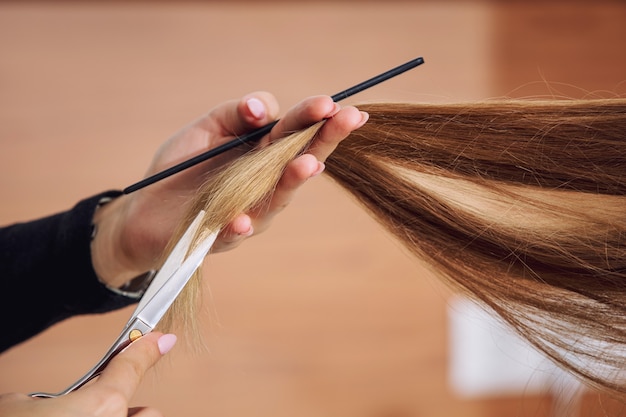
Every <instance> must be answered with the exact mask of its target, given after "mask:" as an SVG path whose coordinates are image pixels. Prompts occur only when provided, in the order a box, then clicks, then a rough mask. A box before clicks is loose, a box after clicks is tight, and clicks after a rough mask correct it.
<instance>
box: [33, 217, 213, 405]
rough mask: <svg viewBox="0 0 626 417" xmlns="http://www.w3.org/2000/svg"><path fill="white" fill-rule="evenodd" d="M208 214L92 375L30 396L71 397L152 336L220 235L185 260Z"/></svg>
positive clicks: (153, 284) (189, 231)
mask: <svg viewBox="0 0 626 417" xmlns="http://www.w3.org/2000/svg"><path fill="white" fill-rule="evenodd" d="M204 215H205V212H204V211H200V213H199V214H198V215H197V216H196V218H195V219H194V220H193V222H192V223H191V225H190V226H189V227H188V228H187V230H186V231H185V233H184V235H183V236H182V237H181V238H180V240H179V241H178V242H177V243H176V245H175V246H174V249H172V252H171V253H170V255H169V256H168V257H167V259H166V260H165V263H164V264H163V266H162V267H161V269H160V270H159V272H158V273H157V274H156V275H155V276H154V278H153V280H152V282H151V283H150V286H149V287H148V288H147V289H146V292H145V293H144V295H143V296H142V297H141V301H140V302H139V305H137V308H136V309H135V311H134V312H133V314H132V315H131V316H130V319H129V320H128V323H126V326H124V329H123V330H122V333H120V335H119V337H118V338H117V340H116V341H115V342H114V343H113V345H112V346H111V348H110V349H109V350H108V352H107V353H106V354H105V355H104V356H103V357H102V359H101V360H100V362H98V363H97V364H96V365H95V366H94V367H93V368H91V370H89V372H87V373H86V374H85V375H83V376H82V377H81V378H80V379H79V380H78V381H76V382H74V383H73V384H72V385H70V386H69V387H67V388H66V389H65V390H63V391H61V392H59V393H56V394H52V393H46V392H34V393H31V394H29V395H30V396H31V397H36V398H55V397H60V396H62V395H66V394H69V393H70V392H72V391H75V390H77V389H79V388H80V387H82V386H83V385H85V384H86V383H88V382H89V381H91V380H92V379H94V378H96V377H97V376H98V375H100V374H101V373H102V371H103V370H104V369H105V368H106V366H107V365H108V364H109V362H110V361H111V359H113V358H114V357H115V356H116V355H117V354H118V353H120V352H121V351H122V350H124V348H126V347H127V346H128V345H130V344H131V343H132V342H134V341H135V340H137V339H139V338H140V337H141V336H143V335H145V334H147V333H149V332H151V331H152V330H153V329H154V328H155V327H156V325H157V324H158V323H159V321H160V320H161V318H162V317H163V315H164V314H165V312H166V311H167V310H168V309H169V307H170V305H171V304H172V303H173V302H174V300H175V299H176V297H178V295H179V294H180V292H181V290H182V289H183V287H184V286H185V284H187V281H189V279H190V278H191V276H192V275H193V274H194V272H195V271H196V270H197V269H198V268H199V267H200V265H201V264H202V260H203V259H204V258H205V257H206V255H207V254H208V253H209V251H210V250H211V247H212V246H213V243H215V239H216V238H217V235H218V233H219V232H212V233H210V234H208V235H207V236H206V237H204V238H203V239H202V240H201V241H200V243H198V244H197V246H196V247H195V248H194V249H193V251H192V252H191V253H190V254H189V256H186V255H187V253H188V252H189V249H190V247H191V243H192V242H193V240H194V237H195V235H196V233H197V232H198V229H199V228H200V224H201V223H202V219H203V218H204Z"/></svg>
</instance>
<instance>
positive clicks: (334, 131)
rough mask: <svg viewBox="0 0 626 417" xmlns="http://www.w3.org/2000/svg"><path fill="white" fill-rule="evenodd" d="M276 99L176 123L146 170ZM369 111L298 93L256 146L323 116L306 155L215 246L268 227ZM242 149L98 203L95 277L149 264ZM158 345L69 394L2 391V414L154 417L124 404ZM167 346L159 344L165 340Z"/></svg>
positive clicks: (248, 121) (133, 350) (192, 149)
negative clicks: (203, 189)
mask: <svg viewBox="0 0 626 417" xmlns="http://www.w3.org/2000/svg"><path fill="white" fill-rule="evenodd" d="M278 114H279V107H278V103H277V101H276V99H275V98H274V96H272V95H271V94H269V93H266V92H255V93H251V94H248V95H246V96H244V97H243V98H241V99H240V100H235V101H230V102H226V103H223V104H221V105H219V106H218V107H216V108H214V109H213V110H211V111H210V112H209V113H207V114H206V115H205V116H203V117H202V118H200V119H198V120H196V121H195V122H193V123H191V124H190V125H188V126H187V127H185V128H183V129H182V130H180V131H179V132H178V133H176V134H175V135H174V136H173V137H172V138H170V139H169V140H167V141H166V142H165V143H164V144H163V145H162V146H161V147H160V148H159V150H158V151H157V153H156V155H155V156H154V159H153V161H152V163H151V165H150V167H149V168H148V171H147V173H146V176H150V175H152V174H154V173H157V172H160V171H162V170H163V169H165V168H168V167H169V166H172V165H174V164H176V163H178V162H180V161H183V160H185V159H188V158H190V157H192V156H194V155H197V154H199V153H202V152H204V151H206V150H207V149H210V148H213V147H215V146H218V145H220V144H222V143H224V142H227V141H228V140H230V139H232V138H233V137H234V136H235V135H241V134H244V133H246V132H248V131H251V130H254V129H255V128H258V127H261V126H263V125H265V124H267V123H269V122H271V121H273V120H275V119H276V118H277V117H278ZM367 118H368V115H367V114H366V113H363V112H360V111H359V110H357V109H356V108H354V107H345V108H341V107H340V106H339V105H338V104H336V103H334V102H333V101H332V100H331V98H330V97H328V96H316V97H310V98H308V99H305V100H303V101H302V102H300V103H299V104H297V105H296V106H294V107H293V108H291V109H290V110H289V111H287V113H286V114H285V115H284V117H282V118H281V120H280V121H279V122H278V124H277V125H276V126H275V127H274V128H273V129H272V131H271V132H270V134H269V135H267V136H266V137H265V138H263V139H262V141H261V143H260V144H259V146H263V145H265V144H267V143H269V142H271V141H274V140H277V139H280V138H281V137H284V136H285V134H286V133H289V132H292V131H295V130H300V129H302V128H305V127H308V126H310V125H312V124H314V123H316V122H318V121H320V120H323V119H327V122H326V123H325V125H324V127H323V128H322V129H321V131H320V134H319V136H318V138H317V139H316V140H315V142H314V143H313V144H312V146H311V148H310V152H309V153H307V154H305V155H302V156H300V157H298V158H297V159H295V160H294V161H292V162H291V163H290V164H289V166H288V167H287V169H286V170H285V173H284V175H283V177H282V178H281V180H280V182H279V184H278V187H277V189H276V191H275V193H274V194H273V196H272V198H271V203H270V205H269V209H268V210H267V211H265V210H264V211H263V212H262V213H255V212H252V213H241V214H240V215H239V216H237V217H236V218H235V219H233V221H232V222H231V223H230V224H229V225H228V226H227V227H226V228H224V229H223V230H222V232H221V234H220V236H219V238H218V241H217V242H216V244H215V246H214V251H226V250H230V249H233V248H235V247H237V246H238V245H239V244H240V243H241V242H243V241H244V240H245V239H246V238H248V237H250V236H252V235H253V234H254V235H256V234H258V233H260V232H262V231H263V230H265V229H267V228H268V227H269V225H270V222H271V220H272V219H273V217H274V216H275V215H276V214H278V213H280V211H282V210H283V209H284V208H285V207H286V206H287V205H288V204H289V202H290V201H291V200H292V199H293V197H294V196H295V194H296V192H297V190H298V189H299V188H300V187H301V186H302V185H303V184H304V183H306V181H307V180H308V179H309V178H311V177H314V176H316V175H318V174H320V173H321V172H322V171H323V169H324V164H323V161H324V160H325V159H326V158H327V157H328V156H329V155H330V154H331V153H332V151H333V150H334V149H335V148H336V146H337V145H338V144H339V142H341V140H343V139H344V138H345V137H346V136H348V134H349V133H350V132H352V131H353V130H355V129H358V128H359V127H361V126H362V125H363V124H365V122H366V121H367ZM240 152H241V151H237V150H235V151H234V152H233V151H231V152H229V153H227V154H226V155H221V156H220V157H218V158H214V159H212V160H210V161H207V162H204V163H202V164H200V165H198V166H196V167H193V168H190V169H188V170H186V171H184V172H181V173H179V174H176V175H174V176H172V177H170V178H168V179H165V180H163V181H160V182H158V183H156V184H153V185H150V186H148V187H146V188H144V189H142V190H139V191H137V192H134V193H132V194H130V195H125V196H121V197H119V198H117V199H115V200H113V201H112V202H110V203H108V204H106V205H105V206H103V207H101V208H100V209H99V210H98V211H97V212H96V214H95V216H94V223H95V224H96V225H97V230H98V232H97V234H96V236H95V238H94V240H93V242H92V247H91V255H92V263H93V266H94V270H95V271H96V273H97V275H98V277H99V278H100V280H101V281H102V282H104V283H106V284H108V285H111V286H121V285H122V284H124V283H125V282H127V281H128V280H129V279H131V278H133V277H135V276H137V275H139V274H141V273H143V272H145V271H147V270H149V269H153V268H156V266H157V265H156V262H157V260H158V258H159V256H160V255H161V252H162V251H163V249H164V247H165V245H166V244H167V242H168V240H169V237H170V236H171V234H172V233H173V231H174V229H175V227H176V226H177V224H178V222H179V221H180V220H181V217H182V216H183V215H184V213H185V206H186V204H187V203H188V202H189V201H190V200H191V199H192V197H193V195H194V192H195V190H196V189H197V188H198V186H199V185H200V184H202V183H203V182H204V181H205V180H206V178H207V175H210V173H211V171H212V170H216V169H219V167H220V166H221V165H223V164H224V163H225V162H227V160H229V159H232V158H235V157H236V156H237V155H238V154H239V153H240ZM168 336H169V341H170V343H169V344H168V343H163V340H164V339H161V347H159V344H160V343H159V339H160V338H161V337H162V335H161V334H160V333H156V332H153V333H150V334H148V335H146V336H144V337H142V338H140V339H139V340H137V341H135V342H133V343H132V344H131V345H130V346H129V347H128V348H127V349H126V350H125V351H124V352H122V353H121V354H119V355H118V356H117V357H116V358H114V359H113V360H112V361H111V363H110V364H109V365H108V366H107V368H106V370H105V371H104V373H103V374H102V375H101V376H100V377H99V378H98V379H97V380H96V381H95V382H92V383H91V384H89V385H87V386H85V387H83V388H81V389H79V390H77V391H75V392H72V393H70V394H68V395H66V396H63V397H60V398H54V399H33V398H30V397H28V396H26V395H24V394H16V393H11V394H4V395H0V416H2V417H9V416H10V417H22V416H24V417H25V416H28V417H38V416H42V417H43V416H46V417H74V416H76V417H78V416H81V417H100V416H102V417H105V416H106V417H125V416H136V417H159V416H161V415H162V414H161V413H160V412H159V411H158V410H155V409H152V408H130V406H129V404H130V401H131V399H132V397H133V394H134V393H135V391H136V389H137V387H138V386H139V384H140V382H141V379H142V378H143V376H144V374H145V372H146V371H147V370H148V369H149V368H151V367H152V366H153V365H154V364H155V363H156V362H158V360H159V359H160V358H161V356H162V355H163V354H164V353H166V351H167V350H169V348H171V346H169V345H170V344H171V339H172V337H173V336H171V335H168ZM164 345H165V346H164Z"/></svg>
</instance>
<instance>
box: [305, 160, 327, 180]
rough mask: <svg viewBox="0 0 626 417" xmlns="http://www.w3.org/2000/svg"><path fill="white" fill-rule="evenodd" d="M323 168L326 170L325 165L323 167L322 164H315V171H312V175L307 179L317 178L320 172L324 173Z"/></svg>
mask: <svg viewBox="0 0 626 417" xmlns="http://www.w3.org/2000/svg"><path fill="white" fill-rule="evenodd" d="M325 168H326V165H324V163H323V162H320V161H318V162H317V169H316V170H315V171H313V173H312V174H311V176H310V177H309V178H313V177H317V176H318V175H320V174H321V173H322V172H324V169H325Z"/></svg>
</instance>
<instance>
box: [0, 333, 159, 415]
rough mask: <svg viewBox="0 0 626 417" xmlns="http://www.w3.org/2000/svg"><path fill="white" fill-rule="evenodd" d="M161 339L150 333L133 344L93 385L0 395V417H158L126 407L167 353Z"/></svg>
mask: <svg viewBox="0 0 626 417" xmlns="http://www.w3.org/2000/svg"><path fill="white" fill-rule="evenodd" d="M162 336H163V335H162V334H161V333H157V332H153V333H150V334H148V335H146V336H144V337H142V338H140V339H139V340H137V341H135V342H133V343H132V344H131V345H130V346H129V347H128V348H126V349H125V350H124V351H122V352H121V353H120V354H119V355H117V356H116V357H115V358H114V359H113V360H112V361H111V362H110V363H109V366H107V367H106V369H105V370H104V372H103V373H102V375H100V377H99V378H98V379H97V380H96V381H95V382H93V383H91V384H89V385H86V386H85V387H83V388H81V389H79V390H77V391H74V392H71V393H69V394H67V395H65V396H62V397H58V398H30V397H29V396H27V395H25V394H17V393H12V394H4V395H0V416H6V417H9V416H10V417H37V416H42V417H43V416H46V417H126V416H135V417H161V416H162V414H161V413H160V412H159V411H158V410H156V409H154V408H149V407H134V408H129V406H128V404H129V402H130V401H131V398H132V396H133V395H134V393H135V391H136V390H137V387H138V386H139V383H140V382H141V380H142V378H143V376H144V375H145V373H146V372H147V371H148V369H150V368H151V367H152V366H154V364H156V363H157V362H158V361H159V359H160V358H161V357H162V356H163V354H165V353H167V349H160V348H159V339H160V338H161V337H162ZM170 336H171V335H170ZM167 347H170V348H171V346H167ZM167 347H166V348H167ZM162 352H163V353H162Z"/></svg>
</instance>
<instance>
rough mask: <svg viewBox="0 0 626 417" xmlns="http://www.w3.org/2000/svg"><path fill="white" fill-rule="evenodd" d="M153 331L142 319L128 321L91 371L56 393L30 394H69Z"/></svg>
mask: <svg viewBox="0 0 626 417" xmlns="http://www.w3.org/2000/svg"><path fill="white" fill-rule="evenodd" d="M151 331H152V327H151V326H149V325H147V324H146V323H144V322H143V321H141V320H140V319H138V318H135V319H134V320H132V321H131V322H130V323H128V325H127V326H126V328H125V329H124V330H123V331H122V333H121V334H120V336H119V337H118V338H117V340H116V341H115V343H113V345H112V346H111V347H110V348H109V350H108V352H107V353H106V354H105V355H104V356H103V357H102V359H100V362H98V363H97V364H96V365H95V366H94V367H93V368H91V369H90V370H89V372H87V373H86V374H85V375H83V376H82V377H81V378H80V379H79V380H78V381H76V382H74V383H73V384H72V385H70V386H69V387H67V388H66V389H65V390H63V391H61V392H59V393H56V394H51V393H47V392H33V393H31V394H29V395H30V396H31V397H34V398H54V397H60V396H62V395H66V394H69V393H70V392H72V391H75V390H77V389H79V388H80V387H82V386H83V385H85V384H86V383H88V382H89V381H91V380H92V379H94V378H95V377H97V376H98V375H100V374H101V373H102V371H104V368H106V367H107V365H108V364H109V362H110V361H111V359H113V358H114V357H115V356H116V355H117V354H118V353H120V352H121V351H122V350H124V348H126V347H127V346H128V345H130V344H131V343H132V342H134V341H135V340H137V339H139V338H140V337H141V336H143V335H145V334H147V333H150V332H151Z"/></svg>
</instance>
